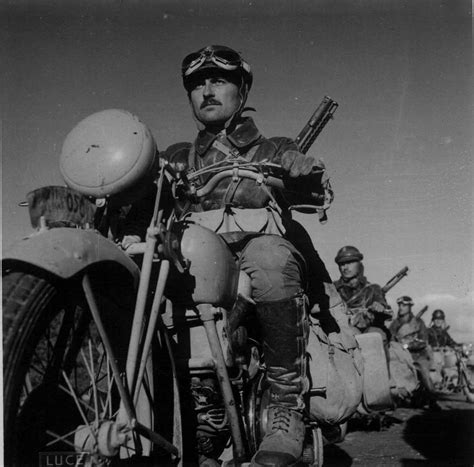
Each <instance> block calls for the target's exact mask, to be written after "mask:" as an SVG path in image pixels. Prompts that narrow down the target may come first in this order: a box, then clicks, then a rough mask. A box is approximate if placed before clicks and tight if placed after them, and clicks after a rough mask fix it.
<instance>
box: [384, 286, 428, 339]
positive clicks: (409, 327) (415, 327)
mask: <svg viewBox="0 0 474 467" xmlns="http://www.w3.org/2000/svg"><path fill="white" fill-rule="evenodd" d="M397 305H398V313H397V317H396V319H394V320H393V321H392V323H391V324H390V332H391V333H392V337H393V338H394V339H396V340H398V341H399V342H401V341H402V339H403V338H405V335H406V333H407V332H408V331H410V333H409V334H412V335H413V338H416V339H418V340H420V341H423V342H426V343H427V342H428V330H427V328H426V325H425V323H424V321H423V320H422V319H421V318H417V317H416V316H415V315H414V314H413V312H412V308H413V305H414V303H413V300H412V299H411V297H409V296H408V295H403V296H401V297H398V298H397ZM402 328H403V329H402ZM400 332H402V333H403V334H400Z"/></svg>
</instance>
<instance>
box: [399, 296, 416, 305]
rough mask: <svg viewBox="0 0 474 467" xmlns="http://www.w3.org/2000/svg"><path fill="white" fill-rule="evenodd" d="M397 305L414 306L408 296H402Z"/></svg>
mask: <svg viewBox="0 0 474 467" xmlns="http://www.w3.org/2000/svg"><path fill="white" fill-rule="evenodd" d="M397 305H411V306H413V305H414V303H413V300H412V298H411V297H409V296H408V295H402V296H401V297H398V298H397Z"/></svg>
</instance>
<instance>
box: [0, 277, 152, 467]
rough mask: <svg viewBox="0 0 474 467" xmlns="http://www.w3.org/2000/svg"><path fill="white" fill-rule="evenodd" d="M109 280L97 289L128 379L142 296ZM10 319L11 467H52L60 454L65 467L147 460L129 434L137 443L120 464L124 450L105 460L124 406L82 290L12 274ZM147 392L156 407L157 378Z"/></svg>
mask: <svg viewBox="0 0 474 467" xmlns="http://www.w3.org/2000/svg"><path fill="white" fill-rule="evenodd" d="M105 277H106V275H103V274H97V275H96V276H95V277H93V280H92V281H91V282H92V284H94V288H95V290H94V292H95V293H96V295H97V297H96V298H97V299H98V303H99V305H100V309H101V315H102V320H103V324H104V327H105V329H106V330H107V334H108V336H109V339H110V341H111V345H112V348H113V350H114V358H115V361H116V362H117V365H118V368H119V370H120V373H122V374H123V373H125V366H126V354H127V347H128V340H129V335H130V329H131V319H132V313H131V312H130V310H132V311H133V303H134V292H133V290H132V289H130V290H127V288H126V287H125V284H120V285H119V287H117V286H116V285H111V284H112V282H111V281H108V280H106V279H105ZM3 313H4V329H3V331H4V449H5V465H9V466H18V467H19V466H22V467H23V466H35V467H36V466H38V465H43V464H44V465H50V463H51V457H49V456H51V455H53V453H54V456H55V460H56V461H58V462H65V459H66V458H67V459H68V462H71V456H78V455H80V453H82V455H84V454H85V455H86V460H87V461H88V463H89V465H105V464H104V463H106V464H109V463H110V462H112V464H111V465H117V463H118V462H119V461H118V458H119V457H126V458H128V459H129V461H130V460H132V459H134V458H136V459H138V458H142V455H143V453H142V452H141V451H140V448H138V449H137V446H139V447H140V445H141V442H140V439H138V438H137V436H136V435H135V434H134V433H127V436H128V437H129V440H130V442H128V443H127V444H126V447H123V443H122V447H121V448H120V449H121V452H120V456H118V449H117V448H114V449H112V450H111V452H106V453H105V454H104V452H103V451H104V449H102V450H101V449H99V448H98V446H100V437H102V438H103V436H104V434H105V435H108V434H109V433H111V430H112V428H111V427H113V426H114V421H115V420H116V415H117V411H118V408H119V404H120V398H119V394H118V390H117V385H116V383H115V381H114V378H113V375H112V370H111V366H110V360H109V356H108V355H107V352H106V351H105V347H104V345H103V343H102V341H101V338H100V336H99V333H98V331H97V327H96V325H95V323H94V320H93V319H92V316H91V313H90V311H89V308H88V306H87V302H86V301H85V299H84V295H83V293H82V288H81V287H80V282H79V281H78V282H74V281H68V282H59V281H57V280H54V279H51V278H50V277H47V276H44V275H42V274H41V273H36V272H34V273H24V272H17V271H7V272H6V273H4V276H3ZM144 386H145V392H146V393H147V394H148V395H149V397H150V399H153V398H154V394H153V383H152V381H150V379H149V378H148V379H146V380H145V381H144ZM149 405H150V407H153V403H152V402H151V403H150V404H149ZM154 416H155V417H156V414H154ZM150 417H153V415H150ZM114 428H115V427H114ZM102 445H104V443H103V441H102ZM106 446H107V447H110V443H108V444H107V443H106ZM58 456H59V457H58ZM61 456H66V457H65V459H62V458H61ZM67 456H69V457H67ZM58 459H59V460H58ZM48 462H49V464H48ZM81 465H82V464H81ZM129 465H130V464H129Z"/></svg>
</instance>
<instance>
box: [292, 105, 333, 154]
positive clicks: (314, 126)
mask: <svg viewBox="0 0 474 467" xmlns="http://www.w3.org/2000/svg"><path fill="white" fill-rule="evenodd" d="M338 106H339V104H338V103H337V102H336V101H334V100H332V99H331V98H330V97H328V96H324V98H323V100H322V101H321V103H320V104H319V106H318V108H317V109H316V110H315V112H314V114H313V115H311V118H310V119H309V120H308V123H306V125H305V126H304V128H303V129H302V130H301V131H300V133H299V135H298V136H297V137H296V139H295V142H296V144H297V145H298V149H299V150H300V152H302V153H303V154H306V153H307V152H308V149H309V148H310V147H311V146H312V145H313V143H314V141H315V140H316V138H317V137H318V135H319V133H321V131H322V130H323V129H324V127H325V126H326V124H327V123H328V121H329V120H331V119H332V118H333V114H334V112H335V111H336V109H337V107H338Z"/></svg>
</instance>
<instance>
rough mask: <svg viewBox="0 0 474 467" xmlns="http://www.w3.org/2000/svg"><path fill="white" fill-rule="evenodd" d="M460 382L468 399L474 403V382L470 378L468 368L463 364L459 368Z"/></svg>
mask: <svg viewBox="0 0 474 467" xmlns="http://www.w3.org/2000/svg"><path fill="white" fill-rule="evenodd" d="M458 378H459V382H458V384H459V385H460V386H461V387H462V390H463V392H464V395H465V396H466V401H467V402H469V403H471V404H474V384H473V382H472V381H471V379H470V378H469V375H468V372H467V370H466V368H464V367H463V366H461V367H460V368H459V376H458Z"/></svg>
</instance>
